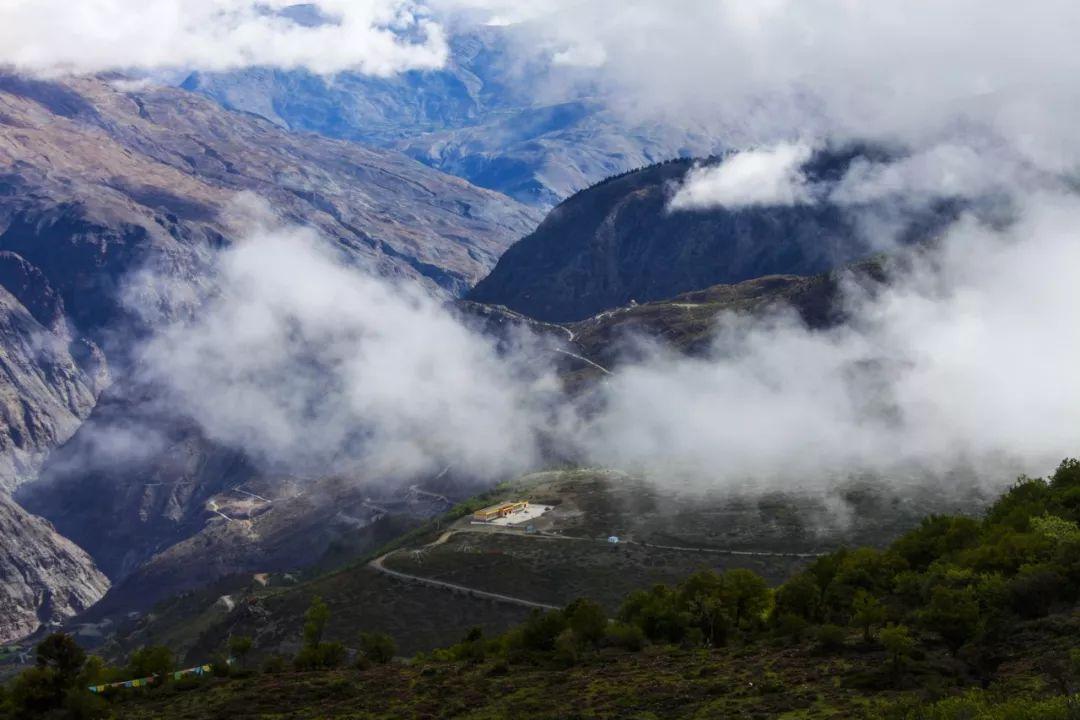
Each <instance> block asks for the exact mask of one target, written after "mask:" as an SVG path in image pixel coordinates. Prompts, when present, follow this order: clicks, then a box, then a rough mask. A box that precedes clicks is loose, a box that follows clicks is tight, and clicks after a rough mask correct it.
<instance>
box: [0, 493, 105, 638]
mask: <svg viewBox="0 0 1080 720" xmlns="http://www.w3.org/2000/svg"><path fill="white" fill-rule="evenodd" d="M108 588H109V580H108V579H107V578H106V577H105V575H104V574H103V573H102V572H101V571H100V570H98V569H97V568H96V567H95V566H94V562H93V560H91V559H90V556H89V555H87V554H86V552H84V551H83V550H82V549H80V548H79V547H78V546H76V545H75V543H73V542H71V541H70V540H67V539H65V538H64V537H62V536H60V535H59V534H58V533H57V532H56V531H55V530H54V529H53V528H52V526H51V525H50V524H49V523H48V522H46V521H45V520H42V519H41V518H39V517H35V516H33V515H31V514H30V513H28V512H26V511H25V510H23V509H22V508H21V507H19V506H18V505H17V504H16V503H15V502H14V501H12V500H11V499H10V498H9V497H7V496H5V495H4V494H3V493H0V600H2V602H0V643H2V642H9V641H11V640H15V639H16V638H19V637H22V636H23V635H26V634H28V633H30V632H33V631H34V630H35V629H37V627H38V626H39V625H40V624H42V623H54V622H60V621H62V620H65V619H66V618H68V617H70V616H71V615H74V614H75V613H77V612H81V611H82V610H85V609H86V608H88V607H90V606H91V605H93V604H94V603H95V602H97V601H98V600H99V599H100V598H101V596H102V595H104V594H105V591H106V590H108Z"/></svg>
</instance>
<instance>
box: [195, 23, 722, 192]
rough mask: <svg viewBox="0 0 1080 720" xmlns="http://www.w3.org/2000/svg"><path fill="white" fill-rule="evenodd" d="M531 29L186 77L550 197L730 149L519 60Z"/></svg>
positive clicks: (280, 118)
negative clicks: (439, 55)
mask: <svg viewBox="0 0 1080 720" xmlns="http://www.w3.org/2000/svg"><path fill="white" fill-rule="evenodd" d="M523 32H524V29H522V28H515V27H512V26H504V27H496V26H492V27H485V28H478V29H473V30H471V31H469V32H464V33H460V34H457V35H455V36H454V37H453V38H452V39H451V45H450V56H449V58H448V60H447V63H446V66H445V67H444V68H442V69H439V70H429V71H410V72H406V73H402V74H400V75H397V76H394V77H391V78H378V77H371V76H365V75H360V74H356V73H350V72H341V73H337V74H335V75H333V76H321V75H315V74H313V73H311V72H308V71H305V70H280V69H271V68H252V69H247V70H240V71H232V72H219V73H206V72H199V73H193V74H191V75H189V76H188V77H186V78H185V79H184V80H183V81H182V84H181V87H183V88H185V89H188V90H193V91H197V92H201V93H204V94H206V95H208V96H210V97H212V98H214V99H216V100H217V101H219V102H220V103H221V104H222V105H224V106H225V107H228V108H232V109H236V110H242V111H245V112H248V113H253V114H255V115H258V116H260V117H263V118H266V119H268V120H270V121H271V122H273V123H275V124H277V125H279V126H281V127H285V128H289V129H290V130H294V131H301V132H313V133H318V134H320V135H323V136H326V137H333V138H343V139H348V140H355V141H359V142H363V143H365V144H368V145H373V146H378V147H385V148H394V149H398V150H401V151H402V152H404V153H406V154H408V155H409V156H410V157H413V158H415V159H417V160H419V161H420V162H423V163H425V164H427V165H430V166H431V167H434V168H438V169H440V170H443V171H445V172H448V173H450V174H453V175H458V176H460V177H463V178H465V179H466V180H468V181H469V182H472V183H473V184H475V185H479V186H480V187H486V188H490V189H493V190H498V191H500V192H502V193H505V194H506V195H509V196H510V197H512V198H514V199H516V200H519V201H521V202H524V203H527V204H530V205H534V206H538V207H544V208H547V207H551V206H552V205H555V204H556V203H558V202H559V201H560V200H562V199H564V198H566V197H569V196H570V195H572V194H573V193H574V192H576V191H578V190H581V189H583V188H586V187H588V186H589V185H592V184H593V183H595V182H597V181H599V180H601V179H603V178H605V177H608V176H610V175H613V174H616V173H620V172H623V171H626V170H629V169H631V168H636V167H641V166H644V165H649V164H651V163H654V162H657V161H659V160H666V159H668V158H671V157H676V156H700V155H708V154H709V153H712V152H715V151H717V150H719V149H721V147H722V142H721V140H720V139H719V138H716V137H715V136H714V135H712V134H710V133H708V132H704V131H700V132H695V131H688V130H685V129H682V128H679V127H676V126H675V125H673V124H665V123H663V122H658V121H654V120H649V119H644V118H642V119H637V118H635V117H634V116H633V115H632V114H627V113H624V112H621V111H617V110H614V109H612V103H610V102H609V101H608V100H609V99H608V98H606V97H603V96H599V95H597V94H596V93H595V91H594V90H593V89H592V88H591V85H590V83H589V82H588V81H587V78H581V77H579V74H577V73H574V72H572V71H570V70H569V69H568V68H564V67H561V66H558V65H552V64H551V63H550V62H544V61H539V60H537V61H531V62H529V63H524V64H521V63H516V64H513V65H511V64H509V63H508V61H507V58H508V57H512V56H513V53H511V52H509V51H508V48H510V47H511V46H512V45H513V44H515V43H528V42H530V39H529V38H528V37H527V36H523V35H522V33H523Z"/></svg>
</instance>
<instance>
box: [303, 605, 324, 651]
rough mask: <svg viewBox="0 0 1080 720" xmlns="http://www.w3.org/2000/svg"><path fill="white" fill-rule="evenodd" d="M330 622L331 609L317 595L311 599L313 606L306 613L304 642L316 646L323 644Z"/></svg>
mask: <svg viewBox="0 0 1080 720" xmlns="http://www.w3.org/2000/svg"><path fill="white" fill-rule="evenodd" d="M329 620H330V608H329V607H327V605H326V603H324V602H323V599H322V598H321V597H319V596H318V595H316V596H315V597H313V598H311V605H310V606H308V609H307V612H305V613H304V642H305V643H306V644H308V645H311V646H315V645H318V644H319V643H320V642H322V638H323V633H324V632H325V631H326V623H327V622H328V621H329Z"/></svg>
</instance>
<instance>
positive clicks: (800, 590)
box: [6, 460, 1080, 720]
mask: <svg viewBox="0 0 1080 720" xmlns="http://www.w3.org/2000/svg"><path fill="white" fill-rule="evenodd" d="M545 489H548V488H545ZM1078 521H1080V462H1078V461H1075V460H1071V461H1066V462H1063V463H1062V464H1061V466H1060V467H1059V468H1058V470H1057V471H1056V472H1055V473H1054V475H1053V476H1052V477H1051V478H1049V479H1048V480H1038V479H1029V478H1021V479H1020V480H1019V481H1018V482H1017V483H1016V484H1015V485H1014V486H1013V487H1012V488H1011V489H1010V490H1009V491H1008V492H1006V493H1005V494H1004V495H1003V496H1002V497H1000V498H999V499H998V500H997V501H996V502H994V503H993V504H992V505H991V506H990V507H989V509H988V510H987V511H986V513H985V514H984V515H983V516H982V517H981V518H972V517H965V516H952V515H934V516H928V517H926V518H924V519H923V520H922V522H921V523H919V525H918V527H916V528H915V529H913V530H911V531H909V532H907V533H905V534H904V535H903V536H901V537H900V538H899V539H898V540H896V541H895V542H893V543H891V544H890V545H889V546H887V547H885V548H883V549H875V548H872V547H862V548H858V549H853V550H849V549H839V550H836V551H833V552H830V553H827V554H824V555H821V556H819V557H816V558H814V559H812V560H810V561H808V563H807V564H805V566H804V569H802V570H800V571H798V572H796V573H794V574H793V575H791V576H790V577H789V578H788V579H787V580H786V581H785V582H784V583H782V584H781V585H779V586H777V587H774V588H770V586H769V584H768V583H766V582H765V580H763V579H762V578H761V577H760V576H759V575H757V574H756V573H754V572H752V571H750V570H746V569H743V568H731V569H727V570H724V571H717V570H701V571H698V572H696V573H694V574H692V575H690V576H688V577H684V578H683V579H682V580H681V581H679V582H677V583H671V584H656V585H653V586H651V587H646V588H643V589H638V590H635V591H633V592H631V593H630V594H629V595H627V596H626V597H625V598H624V600H623V601H622V603H621V604H620V605H619V606H618V607H617V608H616V609H615V610H614V612H608V611H606V610H605V608H604V607H603V606H602V605H600V604H597V603H595V602H593V601H590V600H579V601H575V602H573V603H570V604H569V605H567V606H566V607H565V608H563V609H559V610H551V611H546V612H545V611H540V610H534V611H532V612H530V613H528V615H527V617H526V618H525V620H524V622H522V623H520V624H518V625H516V626H514V627H512V628H510V629H509V630H508V631H506V632H503V633H493V632H491V631H490V630H485V629H483V628H479V627H478V628H476V629H474V630H471V631H469V632H468V633H465V634H463V637H461V639H460V641H459V642H457V643H456V644H453V645H450V646H449V647H446V648H443V649H439V650H435V651H433V652H430V653H423V654H419V655H416V656H414V657H413V658H412V659H411V660H403V659H397V660H391V657H392V655H393V654H394V651H393V641H392V640H390V639H389V638H386V637H384V636H379V635H372V634H359V633H358V634H356V635H354V636H353V637H352V638H351V640H353V642H352V643H348V642H345V641H348V640H350V638H346V637H343V636H341V635H338V634H335V632H334V627H335V626H334V624H333V617H334V612H335V609H334V608H330V607H328V606H327V605H326V604H324V603H322V602H321V601H319V600H314V601H311V600H309V603H310V604H309V605H308V608H307V610H306V612H304V613H303V614H302V615H301V617H299V618H298V619H297V620H298V627H297V628H296V632H297V633H298V634H299V635H300V637H301V643H300V647H298V652H297V653H296V655H295V657H294V658H286V657H280V656H276V657H273V656H271V657H266V658H264V659H263V661H262V669H261V670H255V669H254V668H255V666H256V665H257V664H258V663H257V661H256V658H255V656H254V655H249V654H248V650H247V647H246V645H244V646H238V645H237V644H236V641H237V638H238V637H239V636H234V638H233V641H232V642H231V643H229V644H228V646H227V645H226V642H225V640H224V638H222V642H221V643H220V644H219V647H218V648H217V651H218V655H217V657H218V658H221V657H223V656H224V655H223V653H224V652H225V651H226V650H227V649H231V650H232V651H233V652H234V654H239V655H241V658H240V661H239V662H237V663H235V664H234V665H233V667H232V668H231V669H230V668H229V667H227V666H226V665H225V664H224V662H223V661H222V660H220V659H218V660H216V661H215V666H214V667H215V670H214V672H213V675H212V676H211V677H203V678H188V677H185V678H183V679H180V680H175V681H173V680H168V681H164V682H158V683H156V685H157V686H156V687H150V688H138V689H123V688H120V689H109V690H107V691H105V692H104V693H99V694H98V695H91V694H90V693H88V692H87V691H86V689H85V686H86V685H88V684H97V683H105V682H109V681H110V680H115V679H123V678H125V677H137V676H138V674H139V673H149V672H150V670H152V669H154V668H155V667H157V668H161V671H162V672H164V671H165V670H171V666H170V665H169V663H171V662H172V658H171V657H170V656H169V651H168V649H167V648H154V647H149V648H144V649H142V650H141V651H139V652H138V653H135V654H134V655H133V656H132V657H131V659H130V660H129V661H128V665H127V667H119V668H110V667H106V666H104V665H103V664H102V663H100V662H99V661H87V662H85V663H84V662H83V659H82V658H80V657H74V656H75V655H77V654H78V651H77V648H75V647H74V646H73V645H72V644H70V643H69V642H68V641H67V640H65V638H64V636H59V635H58V636H54V638H53V639H51V640H50V641H49V643H46V645H44V646H43V647H42V648H39V651H38V657H39V663H38V665H39V666H38V667H37V668H36V669H33V670H30V671H27V672H26V673H24V675H23V676H22V677H21V678H20V679H18V680H16V681H15V682H14V683H13V684H12V685H10V686H9V688H8V689H7V691H6V692H7V700H6V702H7V707H8V712H9V715H11V716H12V717H27V718H32V717H45V716H50V717H110V716H115V717H118V718H165V717H167V718H225V717H229V718H255V717H290V718H375V717H379V718H435V717H462V718H504V717H530V718H624V717H627V718H673V717H700V718H712V717H751V718H769V717H787V718H811V717H821V718H829V717H832V718H840V717H846V718H856V717H870V718H876V717H885V718H927V719H930V718H934V719H938V718H940V719H943V720H953V719H955V720H961V719H967V718H1001V719H1002V720H1006V719H1012V718H1016V719H1017V720H1020V719H1021V718H1035V719H1048V718H1054V719H1057V718H1061V719H1062V720H1065V719H1066V718H1075V717H1077V713H1078V711H1080V698H1077V696H1076V695H1075V693H1076V692H1077V690H1078V688H1080V607H1078V605H1077V601H1078V599H1080V525H1078ZM553 542H558V541H553ZM567 542H569V541H567ZM325 581H326V580H325V579H323V580H321V582H325ZM319 582H320V581H319V580H317V581H314V582H313V583H312V584H311V585H307V586H304V588H305V590H306V591H308V592H310V591H314V590H317V589H320V588H325V587H326V586H320V585H318V583H319ZM405 584H406V585H408V584H409V583H405ZM299 594H300V593H299V592H293V593H287V592H286V593H279V595H281V596H290V595H299ZM496 604H497V603H496ZM277 621H279V622H281V618H278V619H277ZM245 642H246V641H245ZM65 643H67V644H65ZM343 643H344V644H343ZM347 645H352V647H346V646H347ZM238 647H241V650H242V652H240V651H237V648H238ZM398 654H399V655H400V653H398ZM73 658H74V659H73ZM155 663H156V664H155ZM65 703H67V705H68V710H66V711H65V710H62V709H60V708H62V707H63V706H64V704H65ZM53 707H55V708H58V709H57V710H56V711H52V712H53V714H52V715H49V712H50V708H53Z"/></svg>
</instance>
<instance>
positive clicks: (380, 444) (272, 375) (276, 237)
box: [136, 210, 550, 479]
mask: <svg viewBox="0 0 1080 720" xmlns="http://www.w3.org/2000/svg"><path fill="white" fill-rule="evenodd" d="M259 213H261V215H257V216H256V219H255V220H253V221H251V224H250V225H249V227H248V229H247V233H246V236H245V239H244V240H243V241H242V242H240V243H239V244H238V245H237V246H235V247H234V248H232V249H229V250H226V251H224V252H222V253H221V254H220V256H219V257H218V258H217V267H218V272H217V276H216V277H215V278H214V281H215V287H216V289H215V291H214V293H213V294H212V295H211V297H210V298H209V300H207V301H206V302H205V304H204V305H203V306H202V307H200V308H199V309H198V310H197V311H196V312H194V313H192V314H191V316H190V318H189V319H186V320H180V321H175V322H173V323H171V324H168V325H165V326H164V327H162V328H161V329H160V331H159V332H158V333H157V334H156V336H155V337H153V338H151V339H150V340H149V341H148V342H146V343H145V344H144V345H143V346H142V347H141V349H140V350H139V352H138V357H139V360H140V364H141V367H142V371H141V378H142V379H143V380H145V381H148V382H152V383H154V384H155V385H157V386H159V387H162V388H164V389H165V391H166V398H165V401H164V402H165V403H166V404H167V406H168V407H170V408H171V409H172V410H174V411H178V412H180V413H184V414H187V415H190V416H191V417H192V418H194V419H195V420H197V421H198V422H199V423H200V424H201V426H202V427H203V428H204V429H205V431H206V432H207V434H208V435H209V436H210V437H211V438H213V439H215V440H217V441H219V442H222V443H225V444H227V445H229V446H233V447H242V448H244V449H246V450H247V451H248V452H249V453H251V454H252V455H254V456H255V457H257V458H259V459H262V460H263V461H265V462H267V463H269V464H271V465H274V466H279V467H285V468H288V469H293V470H302V471H305V472H320V473H327V472H347V473H349V474H350V475H352V476H354V477H363V478H368V479H380V478H399V479H401V478H412V477H414V476H416V475H418V474H422V473H430V472H432V471H435V470H438V469H441V468H442V467H445V466H446V465H452V466H453V467H455V468H459V469H461V471H462V473H463V474H464V473H472V474H473V475H474V476H477V477H483V478H493V477H499V476H501V475H503V474H505V473H512V472H516V471H521V470H525V469H527V468H528V467H529V466H530V465H531V464H533V463H535V462H536V460H537V457H538V453H537V447H536V435H535V430H536V427H537V421H536V419H535V417H534V415H533V411H534V408H537V407H538V403H539V402H540V401H541V400H542V399H544V398H545V397H546V388H548V387H550V381H547V380H545V378H544V377H536V376H530V377H524V376H523V375H522V374H521V373H520V372H519V368H518V367H517V366H516V365H515V364H514V363H513V362H512V361H504V360H502V359H500V358H499V356H498V355H497V354H496V352H495V349H494V347H493V344H492V342H491V341H490V340H488V339H487V338H484V337H481V336H478V335H475V334H473V333H472V332H470V331H469V330H467V329H466V328H465V327H464V326H463V325H461V324H460V323H459V322H457V321H456V320H455V319H454V318H453V317H452V316H451V315H450V314H448V313H447V312H446V311H445V309H444V308H443V307H442V305H441V304H439V303H438V302H437V301H436V300H434V299H432V298H430V297H428V296H427V295H425V294H424V293H423V292H422V290H420V289H418V288H413V287H411V286H409V287H399V286H395V285H392V284H390V283H389V282H387V281H385V280H381V279H378V278H375V277H373V276H371V275H369V274H367V273H366V272H364V271H362V270H360V269H358V268H355V267H350V266H347V265H345V264H343V262H342V261H341V259H340V258H338V257H337V256H336V255H335V254H334V250H333V248H332V247H331V245H330V244H329V243H327V242H326V241H325V240H322V239H320V238H319V237H318V236H317V235H316V234H315V233H314V232H312V231H310V230H306V229H302V228H297V227H290V226H279V225H277V224H276V223H275V222H274V221H272V220H270V219H269V214H268V211H266V210H261V211H259ZM158 281H159V282H162V283H165V284H166V285H168V284H172V283H174V282H175V281H173V280H169V279H166V278H158ZM147 283H148V278H147V277H146V276H145V275H144V276H141V277H140V278H139V287H138V293H137V295H136V298H137V297H144V296H145V292H146V286H147ZM169 294H175V293H173V292H171V291H170V292H169Z"/></svg>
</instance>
